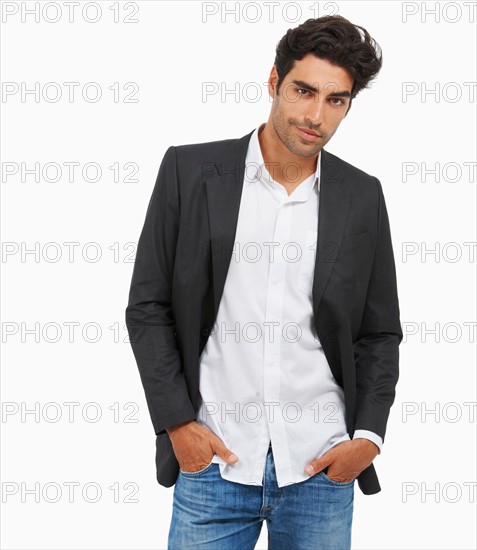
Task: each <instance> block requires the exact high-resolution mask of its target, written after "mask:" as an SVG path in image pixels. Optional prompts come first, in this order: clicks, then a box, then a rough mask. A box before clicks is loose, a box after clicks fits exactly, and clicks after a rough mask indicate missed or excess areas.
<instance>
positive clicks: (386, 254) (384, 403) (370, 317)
mask: <svg viewBox="0 0 477 550" xmlns="http://www.w3.org/2000/svg"><path fill="white" fill-rule="evenodd" d="M374 179H375V180H376V184H377V194H378V217H377V219H378V221H377V232H378V233H377V242H376V250H375V256H374V261H373V266H372V271H371V276H370V281H369V286H368V292H367V297H366V304H365V308H364V313H363V317H362V320H361V326H360V330H359V332H358V335H357V340H356V342H355V344H354V359H355V365H356V385H357V410H356V413H357V414H356V425H355V430H358V429H359V430H369V431H372V432H374V433H376V434H378V435H380V436H381V437H382V439H383V441H384V435H385V432H386V424H387V420H388V417H389V412H390V409H391V406H392V404H393V402H394V398H395V387H396V384H397V381H398V378H399V344H400V343H401V340H402V337H403V334H402V329H401V323H400V318H399V315H400V313H399V302H398V294H397V283H396V268H395V263H394V254H393V247H392V241H391V232H390V227H389V218H388V213H387V209H386V203H385V200H384V195H383V190H382V186H381V183H380V181H379V180H378V179H377V178H374Z"/></svg>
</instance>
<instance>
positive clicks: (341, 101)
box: [330, 97, 344, 105]
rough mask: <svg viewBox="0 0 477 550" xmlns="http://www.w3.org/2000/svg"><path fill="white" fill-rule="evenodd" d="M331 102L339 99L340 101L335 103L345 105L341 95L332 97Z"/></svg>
mask: <svg viewBox="0 0 477 550" xmlns="http://www.w3.org/2000/svg"><path fill="white" fill-rule="evenodd" d="M330 101H331V102H333V101H338V102H339V103H333V105H344V101H343V100H342V99H340V98H339V97H332V98H331V99H330Z"/></svg>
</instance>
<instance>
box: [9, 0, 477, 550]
mask: <svg viewBox="0 0 477 550" xmlns="http://www.w3.org/2000/svg"><path fill="white" fill-rule="evenodd" d="M99 4H100V7H101V9H102V16H101V18H100V19H99V20H98V22H96V23H89V22H87V21H86V20H85V18H84V17H83V16H82V15H81V8H82V7H84V5H85V3H84V2H80V8H76V10H77V11H76V15H75V17H74V21H73V22H69V21H68V12H67V9H66V7H65V4H64V3H63V2H59V3H55V2H51V3H50V5H51V6H52V7H51V10H52V11H51V12H48V14H49V15H48V14H47V15H44V14H42V9H43V8H44V7H45V5H46V3H45V2H39V3H38V5H39V6H40V8H39V20H38V22H35V20H34V16H31V15H30V16H27V17H26V21H25V22H22V17H21V9H22V5H23V7H27V8H29V9H31V8H32V7H33V6H34V3H33V2H26V3H22V2H17V3H15V2H3V5H2V18H3V22H2V29H1V30H2V38H1V50H2V53H1V78H2V81H3V90H2V103H1V115H2V136H1V137H2V150H1V153H2V212H1V214H2V241H3V255H2V264H1V267H2V275H3V277H2V289H1V290H2V295H1V298H2V334H3V338H2V343H3V351H2V375H1V376H2V377H1V385H2V401H3V410H2V420H1V422H2V423H1V431H2V433H1V437H2V440H1V444H2V448H1V453H2V454H1V458H2V465H1V477H2V480H1V481H2V485H1V487H2V503H1V505H2V525H1V531H2V535H1V545H2V548H6V549H12V550H13V549H80V548H81V549H83V548H84V549H136V550H137V549H153V548H154V549H156V548H165V547H166V544H167V534H168V528H169V522H170V517H171V511H172V492H173V489H172V488H170V489H166V488H164V487H162V486H160V485H158V484H157V482H156V479H155V473H156V472H155V464H154V455H155V436H154V430H153V427H152V423H151V422H150V418H149V415H148V411H147V407H146V402H145V398H144V393H143V389H142V386H141V383H140V379H139V374H138V371H137V367H136V363H135V360H134V356H133V354H132V350H131V348H130V344H129V343H128V341H127V331H126V327H125V323H124V311H125V308H126V305H127V299H128V292H129V284H130V280H131V274H132V268H133V264H132V263H131V259H130V258H129V260H128V256H130V252H132V250H133V249H132V248H131V247H129V248H128V247H127V244H126V243H135V242H137V239H138V237H139V233H140V230H141V228H142V224H143V221H144V217H145V213H146V208H147V204H148V201H149V198H150V195H151V192H152V189H153V186H154V182H155V178H156V175H157V170H158V167H159V164H160V162H161V160H162V157H163V154H164V152H165V150H166V149H167V148H168V147H169V146H170V145H181V144H185V143H195V142H205V141H210V140H217V139H225V138H236V137H242V136H243V135H245V134H247V133H249V132H251V131H252V130H253V129H254V128H255V127H256V126H258V125H259V124H260V123H262V122H265V121H266V120H267V119H268V114H269V109H270V102H269V98H268V95H267V91H266V86H265V84H264V83H265V82H266V81H267V79H268V76H269V73H270V70H271V67H272V64H273V60H274V54H275V47H276V44H277V42H278V41H279V39H280V38H281V37H282V35H283V34H284V33H285V32H286V30H287V29H288V28H290V27H295V26H296V25H298V24H299V23H301V22H303V21H305V20H306V19H308V18H309V17H316V16H322V15H328V14H333V13H335V12H337V13H339V14H340V15H344V16H345V17H347V18H348V19H350V20H351V21H352V22H353V23H356V24H359V25H362V26H364V27H365V28H366V29H367V30H368V31H369V32H370V33H371V35H372V36H373V37H374V38H376V40H377V41H378V43H379V44H380V45H381V47H382V49H383V54H384V66H383V69H382V71H381V73H380V74H379V76H378V78H377V80H376V82H375V83H374V84H373V85H372V86H371V88H370V89H368V90H363V91H362V92H361V93H360V94H359V95H358V96H357V98H356V100H355V101H354V102H353V106H352V109H351V111H350V113H349V114H348V116H347V117H346V119H345V120H344V121H343V123H342V124H341V127H340V128H339V130H338V131H337V133H336V135H335V136H334V137H333V139H332V140H331V141H330V143H329V144H328V145H327V146H326V149H327V150H328V151H330V152H332V153H334V154H336V155H338V156H339V157H341V158H343V159H344V160H346V161H348V162H350V163H351V164H354V165H356V166H358V167H359V168H361V169H362V170H364V171H366V172H368V173H370V174H372V175H374V176H377V177H378V178H379V179H380V181H381V183H382V185H383V189H384V194H385V198H386V204H387V208H388V213H389V218H390V223H391V232H392V238H393V245H394V251H395V257H396V267H397V277H398V292H399V298H400V308H401V321H402V324H403V330H404V332H405V337H404V340H403V342H402V344H401V347H400V353H401V362H400V368H401V375H400V380H399V383H398V386H397V398H396V402H395V405H394V406H393V408H392V411H391V416H390V419H389V423H388V427H387V433H386V439H385V443H384V448H383V453H382V454H381V456H379V457H377V458H376V460H375V466H376V469H377V473H378V476H379V480H380V483H381V487H382V491H381V492H380V493H378V494H376V495H373V496H365V495H363V494H362V493H361V491H360V490H359V488H358V486H357V485H356V492H355V514H354V524H353V548H355V549H361V550H364V549H366V550H367V549H381V550H383V549H393V550H398V549H414V550H415V549H470V548H475V547H476V538H475V516H474V514H475V482H476V478H477V476H476V470H475V469H476V454H475V418H474V417H473V416H472V415H471V412H474V413H475V411H474V410H473V409H472V408H471V407H469V406H466V405H465V403H475V401H476V395H475V386H476V384H475V325H474V329H472V330H473V332H472V330H471V329H470V328H469V323H474V324H475V319H476V316H475V303H476V295H475V250H474V251H473V253H474V256H472V255H471V254H472V249H471V247H469V245H465V244H464V243H475V241H476V232H475V204H476V193H475V172H474V173H473V174H471V172H470V171H469V169H468V167H467V165H466V164H464V163H469V162H475V156H474V155H475V145H476V143H475V123H474V117H475V89H474V90H473V92H472V88H471V87H469V86H468V85H467V86H466V85H464V83H466V82H468V83H469V82H474V83H475V81H476V74H475V51H476V49H475V17H474V18H472V15H471V11H472V7H471V5H472V4H473V5H474V6H475V2H474V3H456V2H453V3H445V2H443V3H441V4H440V5H439V6H438V16H436V15H435V14H434V15H433V14H430V13H427V14H426V13H425V10H426V8H427V9H430V8H434V6H435V4H436V3H435V2H428V3H421V2H418V3H407V5H404V4H403V3H401V2H337V3H334V2H328V3H324V2H320V3H314V6H315V7H314V8H312V6H313V4H312V3H308V2H301V3H300V4H299V6H300V7H301V12H302V13H301V16H300V17H298V18H297V17H296V9H294V8H293V6H291V7H289V8H288V10H289V11H286V10H285V11H283V9H282V8H283V4H293V3H283V2H282V3H281V6H280V7H277V8H275V10H276V11H275V16H274V20H273V21H271V19H270V17H269V15H268V14H269V11H268V9H267V8H266V6H265V5H264V4H262V3H258V4H257V3H252V4H254V5H255V6H257V5H259V7H261V10H262V14H261V16H260V14H259V15H258V16H257V12H256V11H255V10H254V9H253V8H249V10H250V11H247V12H242V11H241V10H240V9H238V11H237V19H238V21H235V19H234V16H233V15H228V16H227V18H226V19H225V21H224V22H222V21H221V13H222V8H223V6H222V5H221V3H217V4H215V6H216V9H217V10H218V13H217V14H216V15H213V16H210V17H209V18H208V19H207V20H206V21H205V22H203V20H202V19H203V9H204V6H203V4H202V3H201V2H186V1H179V2H174V3H173V2H160V1H143V2H134V3H129V4H126V3H124V2H120V3H119V4H118V13H119V14H120V21H119V22H117V23H115V22H114V14H113V11H112V10H111V9H110V7H111V6H113V2H103V1H102V2H99ZM210 4H211V5H212V3H210ZM465 4H466V5H465ZM242 5H243V4H242ZM294 5H295V6H296V5H297V4H296V3H295V4H294ZM12 6H13V8H12ZM15 6H16V7H18V9H19V11H18V13H13V14H11V15H8V14H7V10H12V9H14V8H15ZM55 6H56V9H59V10H60V12H59V15H60V19H59V21H58V22H56V23H53V22H48V21H47V20H46V18H48V17H50V18H54V17H55ZM134 6H137V7H138V11H137V13H136V14H134V15H132V17H133V19H137V20H138V22H137V23H129V24H126V23H124V22H123V20H124V18H125V17H126V16H127V14H132V13H133V11H134V10H135V8H134ZM233 6H234V3H233V2H232V3H230V2H229V3H228V4H227V7H228V8H233ZM316 6H318V8H317V7H316ZM316 9H319V12H317V11H316ZM313 10H315V11H313ZM405 10H407V12H408V13H410V14H412V13H413V12H416V13H415V14H414V15H409V16H408V17H407V19H406V18H405V17H404V16H403V11H405ZM459 12H460V16H459ZM8 13H10V11H8ZM88 13H90V14H91V15H90V16H91V17H93V16H94V10H93V9H92V10H91V12H88ZM436 17H438V18H439V21H436ZM247 19H248V21H247ZM254 19H255V22H252V21H253V20H254ZM35 82H38V83H39V84H38V86H39V90H40V96H39V97H38V100H37V101H36V100H35V98H34V96H33V95H27V96H26V97H25V98H22V96H21V93H20V91H21V87H22V86H23V87H26V88H28V89H32V88H34V86H35ZM49 82H56V83H58V85H59V86H60V88H61V89H62V91H63V93H64V95H63V97H62V98H61V99H60V100H59V101H57V102H48V101H46V100H45V99H44V97H42V95H41V91H42V90H44V89H45V85H46V84H47V83H49ZM64 82H79V83H80V86H79V87H78V88H76V93H75V97H74V100H73V101H72V102H69V101H68V99H67V97H66V96H65V94H66V92H67V88H66V87H65V86H64V85H63V84H62V83H64ZM88 82H97V83H98V84H99V86H100V87H101V89H102V92H103V96H102V99H101V100H100V101H98V102H96V103H90V102H87V101H85V100H84V99H83V97H82V95H81V90H82V89H83V86H84V85H85V84H86V83H88ZM115 82H117V83H119V89H120V90H121V98H120V101H118V102H115V101H114V100H113V96H112V92H111V91H110V90H109V87H110V86H112V85H113V84H114V83H115ZM128 82H135V83H137V85H138V86H139V91H138V93H137V94H136V96H135V97H136V98H137V99H139V102H137V103H125V102H124V96H125V92H124V91H122V87H123V85H124V84H125V83H128ZM204 82H214V83H216V84H217V85H218V86H219V87H221V86H225V87H226V88H228V89H231V88H233V87H234V85H235V83H236V82H237V83H239V91H240V92H241V91H242V90H243V87H244V86H245V85H246V84H247V83H257V84H258V85H259V86H261V91H262V97H261V99H260V100H259V101H256V102H254V101H250V100H248V101H247V100H246V99H245V98H244V97H243V96H242V97H238V98H237V101H235V98H234V96H233V95H232V94H229V95H227V96H226V98H225V100H224V101H221V99H220V94H217V95H215V96H211V97H208V98H203V95H202V86H203V83H204ZM405 82H407V83H411V84H407V85H406V86H408V87H411V88H413V87H414V89H415V90H417V93H415V94H414V95H409V96H407V98H404V97H403V93H402V89H403V83H405ZM8 83H9V85H8V86H7V84H8ZM448 83H455V84H452V85H449V84H448ZM15 85H17V86H18V87H19V91H18V92H15ZM11 86H13V88H12V87H11ZM436 86H437V90H438V94H437V97H436V96H435V95H433V94H432V93H429V94H427V95H425V94H424V97H422V96H421V92H422V91H423V90H426V89H428V90H429V89H432V88H436ZM8 90H13V93H12V94H7V93H6V92H7V91H8ZM252 91H253V90H250V92H251V93H252ZM458 92H460V94H461V97H460V98H459V97H457V98H456V93H458ZM471 93H473V94H474V95H473V96H472V95H471ZM252 97H253V96H252ZM454 98H456V100H454ZM49 162H52V163H58V164H60V165H61V166H63V168H64V173H63V176H62V177H61V178H60V180H59V181H58V182H54V183H53V182H47V181H45V179H44V178H43V177H42V176H41V174H40V177H39V181H35V177H34V176H32V175H31V174H30V175H27V176H25V178H24V181H22V176H21V174H20V173H17V174H12V175H9V170H10V169H11V167H15V166H20V164H21V163H25V164H26V166H27V167H28V168H32V167H33V166H34V165H35V163H40V166H41V167H43V166H44V165H45V164H46V163H49ZM65 162H78V163H80V165H81V166H83V165H84V164H85V163H88V162H96V163H98V164H99V165H100V166H101V167H102V170H103V172H102V177H101V179H100V180H99V181H97V182H88V181H85V180H84V178H83V177H82V176H81V173H80V172H78V173H77V174H76V175H75V177H74V178H73V181H71V182H70V181H69V180H68V176H67V173H66V168H65V166H64V163H65ZM128 162H131V163H136V164H137V165H138V167H139V172H138V174H137V176H136V177H137V179H138V180H139V181H138V182H136V183H130V182H125V181H123V180H124V176H125V171H124V170H121V177H120V181H119V182H114V180H113V177H112V172H111V170H110V169H109V167H110V166H112V165H114V163H119V166H121V167H122V166H124V164H126V163H128ZM404 163H415V166H416V168H417V170H418V172H417V173H416V174H414V175H410V176H409V177H407V178H403V176H402V170H403V164H404ZM421 163H422V164H423V166H424V167H427V168H428V169H432V167H433V166H434V165H435V163H440V177H439V178H438V181H436V177H435V175H432V174H427V176H425V177H421V176H422V171H421ZM448 163H451V164H449V165H448ZM452 163H453V164H452ZM445 165H448V166H447V167H445ZM411 166H413V165H411ZM459 170H460V171H461V175H460V177H455V174H458V173H459ZM454 180H455V181H454ZM66 242H76V243H80V244H79V246H78V247H77V248H75V250H74V257H73V258H72V261H71V262H70V261H69V258H68V249H67V247H66V246H65V245H64V244H63V243H66ZM35 243H37V244H36V245H35ZM47 243H57V247H58V248H57V250H56V251H58V250H59V251H60V252H61V255H60V257H59V258H58V261H52V259H51V258H52V257H53V256H54V255H55V247H54V245H51V244H50V245H49V246H47ZM87 243H97V246H96V251H97V250H100V251H101V252H102V256H101V258H100V259H99V260H98V261H95V262H93V261H88V260H87V259H85V257H84V256H83V252H84V253H86V251H89V252H90V253H91V255H94V253H95V250H94V249H93V248H91V247H89V248H88V247H86V245H87ZM449 243H454V244H449ZM35 246H37V247H38V248H37V250H38V254H37V256H35V254H28V255H26V256H25V257H23V258H22V254H21V251H22V249H25V248H26V249H29V250H32V249H33V250H34V249H35ZM436 247H437V255H434V254H432V253H431V254H428V255H427V256H426V255H425V254H424V255H422V254H421V252H423V251H425V250H426V249H428V250H430V249H434V248H436ZM114 250H116V253H115V252H114ZM406 250H407V251H408V252H409V253H405V252H406ZM456 253H457V254H458V255H457V257H456ZM48 255H50V256H49V257H50V261H48V259H47V258H48ZM36 323H37V325H36V326H37V327H38V329H37V332H36V334H35V331H33V333H27V334H25V330H23V333H22V327H23V328H24V329H25V328H26V329H35V324H36ZM49 323H50V325H48V324H49ZM65 323H78V324H79V325H78V326H77V328H76V331H75V334H74V337H72V338H71V341H70V336H69V334H68V330H67V325H66V324H65ZM88 323H93V324H97V326H99V327H100V329H101V335H100V337H99V339H98V341H96V342H92V341H91V339H94V336H95V331H94V329H93V328H91V329H90V332H87V335H85V334H83V332H82V331H83V329H85V326H86V325H87V324H88ZM22 324H23V325H22ZM55 327H56V328H55ZM436 327H437V332H436V333H433V330H434V329H436ZM58 329H60V332H58ZM56 339H58V341H56V342H55V341H54V340H56ZM88 340H89V341H88ZM65 402H75V403H79V404H80V405H79V406H78V407H77V408H75V411H74V413H75V414H74V417H73V419H72V420H73V421H71V422H70V421H69V418H68V409H67V407H66V406H65V405H63V403H65ZM35 403H38V404H39V405H37V406H38V407H39V415H38V416H37V417H36V418H35V415H33V414H29V415H26V416H25V417H24V418H23V419H22V415H21V411H22V409H25V408H27V409H32V408H34V406H35ZM47 403H56V404H58V407H59V411H60V413H61V415H60V417H59V418H58V421H57V422H54V421H52V418H54V416H55V408H54V407H49V408H45V404H47ZM87 403H96V404H97V405H96V409H97V410H100V411H101V412H102V416H101V418H100V419H99V420H98V421H97V422H88V421H87V420H85V418H84V416H83V414H82V412H84V413H85V414H86V413H89V414H90V417H94V413H95V411H94V409H93V408H91V407H89V408H88V407H86V409H85V408H84V407H85V405H86V404H87ZM114 403H117V404H118V405H117V407H118V411H119V418H116V419H115V416H114V413H113V410H111V409H110V407H111V406H113V408H114ZM127 403H133V404H137V407H138V411H137V412H135V413H134V414H133V416H132V420H137V422H126V421H125V417H126V414H127V413H128V412H132V411H133V409H132V408H127V407H128V406H127V405H126V404H127ZM453 404H454V405H453ZM124 407H126V410H124ZM436 407H437V409H436ZM430 409H436V410H437V412H436V414H435V415H433V414H427V415H426V414H424V415H421V413H422V412H423V411H424V412H425V411H426V410H430ZM404 410H408V411H411V412H412V413H413V414H409V415H405V414H404V413H403V411H404ZM57 412H58V411H57ZM456 414H457V415H458V416H457V417H456ZM459 415H460V416H459ZM115 420H116V421H115ZM69 482H73V483H78V484H79V486H78V488H77V489H76V492H75V496H74V498H73V499H72V502H70V501H69V496H68V492H67V486H66V485H65V483H69ZM48 483H50V484H52V485H50V486H49V487H50V489H49V490H48V491H46V494H44V493H43V491H44V490H45V487H48V486H47V485H46V484H48ZM87 483H94V484H96V486H99V487H100V488H101V489H102V496H101V498H100V499H99V501H98V502H96V503H92V502H88V498H92V497H94V491H93V490H91V493H90V494H89V497H83V495H82V492H81V491H82V489H83V488H84V486H85V484H87ZM127 483H130V484H133V485H131V487H132V488H133V489H129V488H128V487H129V486H126V484H127ZM22 484H23V487H26V488H27V489H34V487H35V484H39V485H38V486H39V493H38V502H35V495H34V494H27V495H23V496H22V492H21V490H22ZM114 484H118V487H119V488H120V490H119V502H117V503H115V502H114V493H113V491H112V490H110V489H109V487H111V486H114ZM446 484H448V485H446ZM469 484H473V488H470V489H469ZM125 486H126V488H125ZM55 487H57V488H58V487H59V488H61V489H62V493H61V494H60V495H58V499H59V500H58V502H51V501H52V500H54V499H55V490H54V489H55ZM134 487H137V489H138V490H137V492H136V494H135V495H133V496H132V498H133V499H136V500H137V501H138V502H135V503H134V502H132V503H131V502H129V503H128V502H124V500H127V495H130V494H131V493H132V492H133V490H134ZM436 488H437V495H436V493H432V491H433V490H435V489H436ZM406 491H407V492H408V494H407V496H406V494H405V493H406ZM426 491H428V493H427V494H425V493H426ZM429 491H430V492H429ZM456 495H457V496H456ZM48 500H50V502H48ZM266 541H267V537H266V525H265V524H264V526H263V529H262V533H261V537H260V540H259V542H258V544H257V548H266V546H267V542H266Z"/></svg>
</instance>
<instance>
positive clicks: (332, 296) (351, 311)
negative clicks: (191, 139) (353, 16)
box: [126, 130, 403, 494]
mask: <svg viewBox="0 0 477 550" xmlns="http://www.w3.org/2000/svg"><path fill="white" fill-rule="evenodd" d="M252 133H253V130H252V132H250V133H249V134H246V135H245V136H243V137H242V138H240V139H227V140H221V141H213V142H208V143H199V144H190V145H180V146H171V147H169V148H168V149H167V151H166V153H165V155H164V158H163V160H162V162H161V165H160V168H159V173H158V176H157V180H156V183H155V187H154V190H153V193H152V196H151V199H150V201H149V205H148V208H147V213H146V217H145V222H144V227H143V229H142V232H141V235H140V238H139V241H138V247H137V253H136V260H135V264H134V270H133V274H132V281H131V287H130V292H129V302H128V306H127V308H126V325H127V329H128V334H129V338H130V342H131V346H132V349H133V352H134V356H135V359H136V362H137V365H138V368H139V373H140V376H141V381H142V384H143V387H144V391H145V396H146V401H147V405H148V408H149V413H150V416H151V419H152V424H153V427H154V430H155V433H156V468H157V480H158V482H159V483H160V484H161V485H163V486H164V487H171V486H172V485H174V484H175V482H176V480H177V476H178V472H179V463H178V461H177V459H176V457H175V454H174V451H173V448H172V444H171V441H170V439H169V436H168V434H167V432H166V431H165V428H166V427H169V426H173V425H175V424H178V423H180V422H185V421H186V420H192V419H196V418H197V416H196V412H197V411H198V405H199V402H198V392H199V357H200V354H201V353H202V350H203V349H204V346H205V344H206V342H207V339H208V337H209V335H210V333H211V331H212V329H213V326H214V323H215V319H216V316H217V312H218V308H219V303H220V299H221V296H222V292H223V288H224V284H225V278H226V275H227V269H228V266H229V262H230V259H231V255H232V249H233V244H234V237H235V231H236V226H237V219H238V212H239V206H240V198H241V193H242V185H243V180H244V170H245V158H246V154H247V148H248V143H249V140H250V137H251V135H252ZM321 154H322V159H321V177H320V181H321V183H320V200H319V216H318V244H317V251H316V263H315V271H314V282H313V292H312V300H313V311H314V323H315V327H316V331H317V335H318V337H319V339H320V342H321V345H322V346H323V351H324V353H325V356H326V358H327V360H328V363H329V365H330V368H331V371H332V373H333V375H334V377H335V379H336V381H337V382H338V384H339V385H340V386H341V387H342V388H343V389H344V396H345V407H346V426H347V430H348V433H349V435H350V437H351V438H352V437H353V433H354V430H357V429H364V430H371V431H373V432H375V433H377V434H379V435H380V436H381V437H382V438H383V440H384V435H385V430H386V424H387V420H388V416H389V411H390V408H391V405H392V404H393V401H394V397H395V386H396V383H397V380H398V375H399V372H398V371H399V367H398V364H399V344H400V342H401V340H402V337H403V335H402V331H401V325H400V319H399V304H398V296H397V284H396V272H395V264H394V256H393V249H392V242H391V234H390V228H389V220H388V214H387V210H386V204H385V200H384V196H383V191H382V187H381V183H380V182H379V180H378V179H377V178H375V177H373V176H370V175H368V174H366V173H365V172H363V171H362V170H359V169H358V168H355V167H354V166H352V165H351V164H348V163H347V162H345V161H343V160H341V159H340V158H338V157H336V156H335V155H333V154H331V153H329V152H328V151H325V150H324V149H323V150H322V151H321ZM357 479H358V484H359V487H360V489H361V490H362V492H363V493H364V494H373V493H377V492H379V491H380V490H381V487H380V485H379V482H378V478H377V475H376V471H375V468H374V465H373V464H371V465H370V466H369V467H368V468H366V469H365V470H363V471H362V472H361V473H360V475H359V476H358V478H357Z"/></svg>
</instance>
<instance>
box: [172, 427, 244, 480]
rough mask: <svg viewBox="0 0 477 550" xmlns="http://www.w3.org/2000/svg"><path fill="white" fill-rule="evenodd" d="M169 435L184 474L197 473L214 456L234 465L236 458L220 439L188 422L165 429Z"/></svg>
mask: <svg viewBox="0 0 477 550" xmlns="http://www.w3.org/2000/svg"><path fill="white" fill-rule="evenodd" d="M166 431H167V433H168V434H169V437H170V440H171V443H172V448H173V450H174V454H175V455H176V458H177V461H178V462H179V468H180V469H181V470H182V471H184V472H191V473H193V472H198V471H199V470H202V469H203V468H205V467H206V466H207V465H208V464H210V461H211V460H212V458H213V456H214V454H216V455H217V456H219V457H220V458H222V459H223V460H224V461H225V462H227V463H228V464H235V463H236V462H237V461H238V457H237V456H236V455H235V454H233V452H232V451H231V450H230V449H227V447H226V446H225V445H224V443H223V441H222V440H221V439H220V437H218V436H216V435H215V434H214V433H213V432H211V431H210V430H208V429H207V428H204V427H203V426H201V425H200V424H198V423H197V422H196V421H195V420H189V421H187V422H183V423H182V424H176V425H175V426H172V427H171V428H167V429H166Z"/></svg>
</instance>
